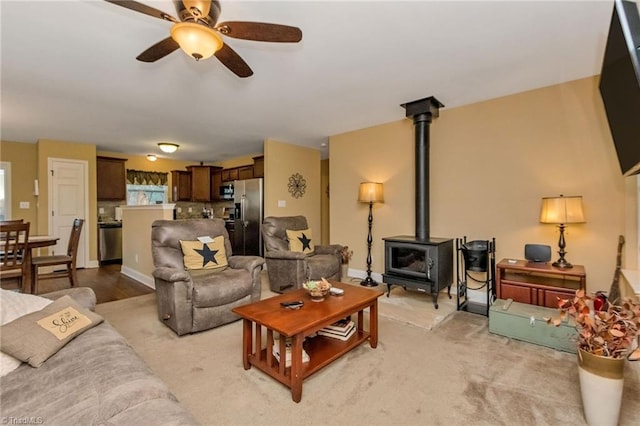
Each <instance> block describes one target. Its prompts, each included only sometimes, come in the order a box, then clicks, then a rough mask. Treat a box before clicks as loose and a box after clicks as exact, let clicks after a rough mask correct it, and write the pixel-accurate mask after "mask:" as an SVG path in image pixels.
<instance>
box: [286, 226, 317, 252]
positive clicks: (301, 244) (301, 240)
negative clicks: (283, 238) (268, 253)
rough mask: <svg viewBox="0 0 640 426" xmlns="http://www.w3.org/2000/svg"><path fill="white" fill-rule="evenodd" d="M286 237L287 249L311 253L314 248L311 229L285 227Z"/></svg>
mask: <svg viewBox="0 0 640 426" xmlns="http://www.w3.org/2000/svg"><path fill="white" fill-rule="evenodd" d="M287 239H288V240H289V250H291V251H294V252H297V253H304V254H313V253H314V252H315V250H316V248H315V246H314V244H313V233H312V232H311V229H303V230H300V231H292V230H290V229H287Z"/></svg>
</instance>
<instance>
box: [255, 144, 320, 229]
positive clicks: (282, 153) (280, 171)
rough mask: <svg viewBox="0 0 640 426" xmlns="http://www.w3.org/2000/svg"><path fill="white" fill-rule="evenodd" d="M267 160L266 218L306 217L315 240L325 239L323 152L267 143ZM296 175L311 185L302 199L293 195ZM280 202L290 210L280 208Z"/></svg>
mask: <svg viewBox="0 0 640 426" xmlns="http://www.w3.org/2000/svg"><path fill="white" fill-rule="evenodd" d="M264 160H265V164H264V168H265V171H264V173H265V182H264V194H265V195H264V216H265V217H267V216H296V215H303V216H306V218H307V223H308V225H309V227H310V228H311V231H312V232H313V235H314V238H319V237H321V236H322V226H321V220H320V216H321V214H320V180H321V179H320V151H318V150H316V149H312V148H305V147H301V146H296V145H290V144H287V143H283V142H278V141H275V140H272V139H267V140H266V141H265V143H264ZM294 173H300V174H301V175H302V176H303V177H304V178H305V180H306V181H307V190H306V192H305V194H304V196H303V197H301V198H293V197H292V196H291V194H290V193H289V189H288V188H289V187H288V184H289V177H290V176H291V175H293V174H294ZM279 200H283V201H285V202H286V207H278V201H279Z"/></svg>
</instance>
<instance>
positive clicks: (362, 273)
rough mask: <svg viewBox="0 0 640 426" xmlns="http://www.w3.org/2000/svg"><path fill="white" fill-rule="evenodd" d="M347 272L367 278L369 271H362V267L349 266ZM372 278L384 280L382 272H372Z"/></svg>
mask: <svg viewBox="0 0 640 426" xmlns="http://www.w3.org/2000/svg"><path fill="white" fill-rule="evenodd" d="M347 273H348V274H349V276H350V277H354V278H362V279H365V278H367V271H362V270H360V269H353V268H349V269H348V272H347ZM371 278H373V279H374V280H375V281H377V282H378V283H381V282H382V274H378V273H376V272H372V273H371Z"/></svg>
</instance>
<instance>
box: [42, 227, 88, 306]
mask: <svg viewBox="0 0 640 426" xmlns="http://www.w3.org/2000/svg"><path fill="white" fill-rule="evenodd" d="M83 224H84V219H74V220H73V226H72V227H71V235H70V236H69V244H68V246H67V254H58V255H56V254H54V255H52V256H36V257H33V258H32V259H31V294H38V281H40V280H48V279H53V278H60V277H69V282H70V285H71V287H75V286H76V285H77V284H78V275H77V272H76V258H77V255H78V244H79V243H80V234H81V233H82V225H83ZM57 265H65V267H66V270H64V271H55V272H51V273H47V274H40V275H38V268H43V267H46V266H57Z"/></svg>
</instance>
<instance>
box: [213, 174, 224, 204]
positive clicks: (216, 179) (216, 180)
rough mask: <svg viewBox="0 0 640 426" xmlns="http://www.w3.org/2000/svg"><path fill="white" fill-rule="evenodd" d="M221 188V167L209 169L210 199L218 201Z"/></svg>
mask: <svg viewBox="0 0 640 426" xmlns="http://www.w3.org/2000/svg"><path fill="white" fill-rule="evenodd" d="M221 186H222V167H211V199H212V200H213V201H220V200H222V197H221V196H220V187H221Z"/></svg>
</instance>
